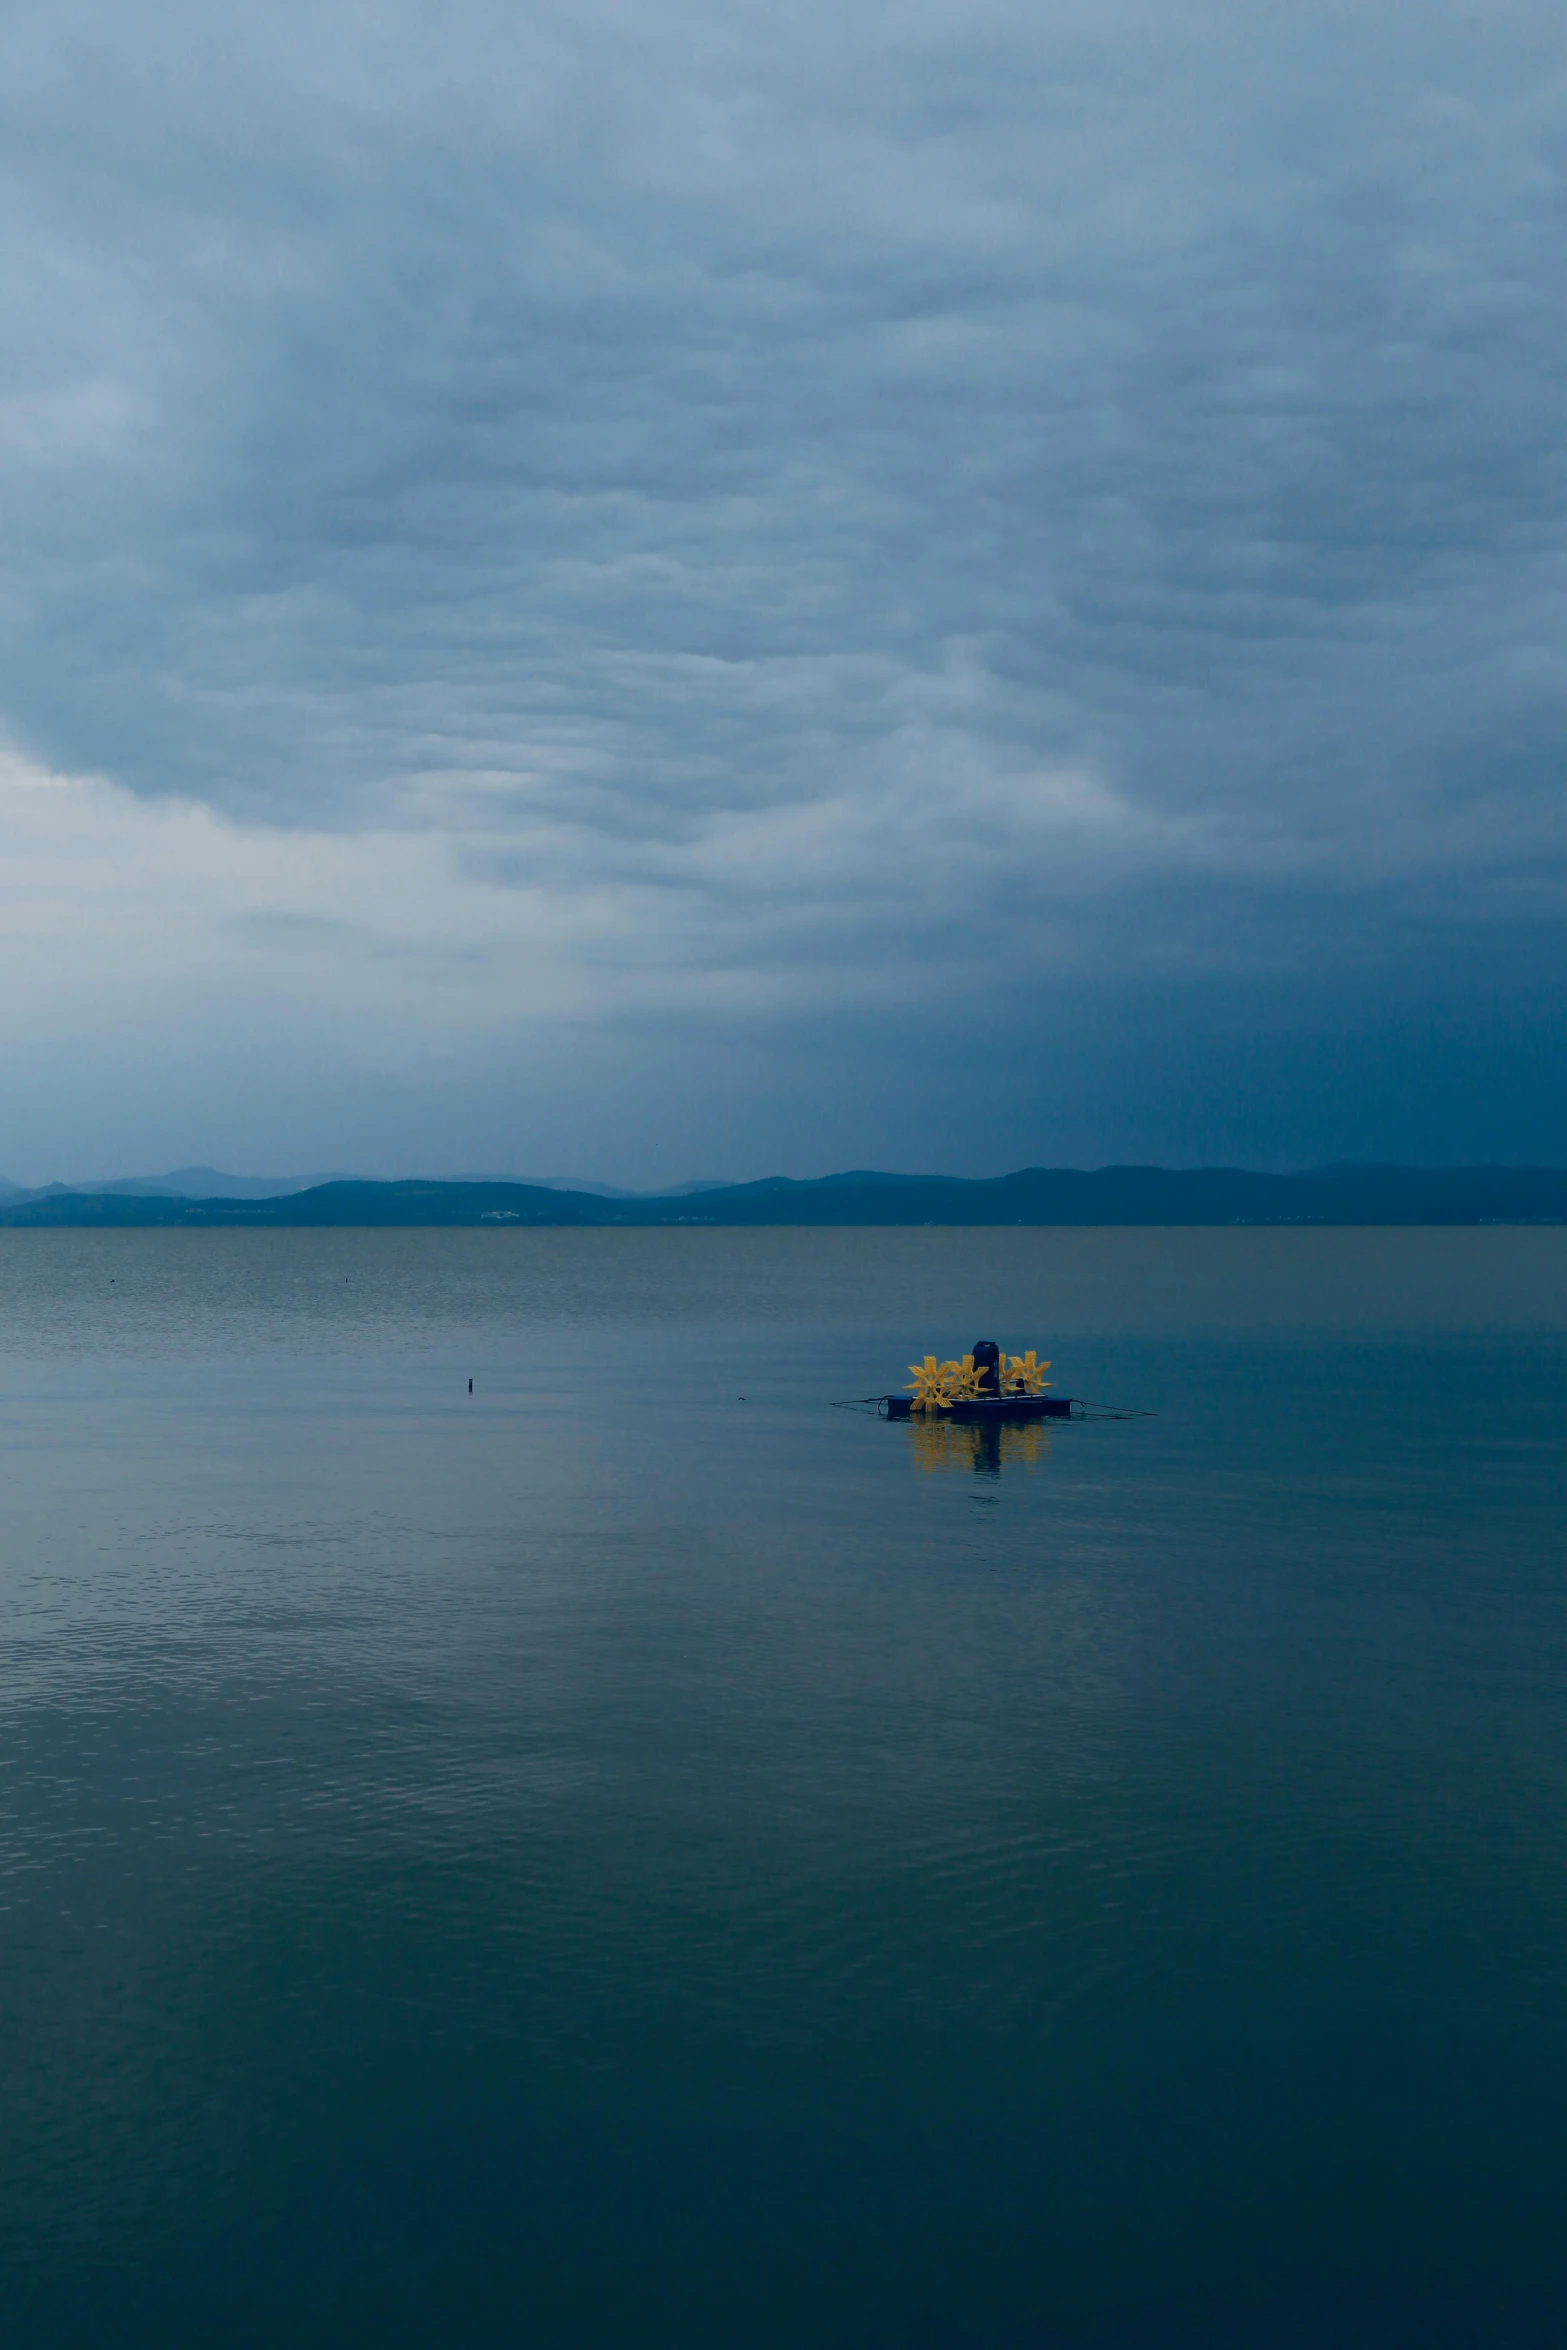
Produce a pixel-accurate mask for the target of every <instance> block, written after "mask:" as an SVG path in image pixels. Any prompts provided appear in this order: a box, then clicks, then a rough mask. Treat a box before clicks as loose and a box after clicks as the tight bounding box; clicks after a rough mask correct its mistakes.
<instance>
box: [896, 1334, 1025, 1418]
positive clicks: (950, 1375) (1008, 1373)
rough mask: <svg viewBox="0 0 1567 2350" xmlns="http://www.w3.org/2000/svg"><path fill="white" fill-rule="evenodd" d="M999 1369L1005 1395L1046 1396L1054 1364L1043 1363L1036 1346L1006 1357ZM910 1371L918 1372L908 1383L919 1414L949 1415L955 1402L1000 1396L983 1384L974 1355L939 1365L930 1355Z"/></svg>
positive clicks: (975, 1400)
mask: <svg viewBox="0 0 1567 2350" xmlns="http://www.w3.org/2000/svg"><path fill="white" fill-rule="evenodd" d="M999 1367H1000V1372H1001V1379H1000V1392H1001V1394H1002V1395H1003V1396H1007V1395H1043V1394H1044V1392H1045V1389H1046V1388H1047V1387H1048V1386H1049V1385H1050V1381H1049V1380H1048V1379H1047V1378H1046V1377H1045V1373H1046V1372H1047V1371H1048V1370H1049V1368H1050V1365H1049V1363H1048V1362H1044V1363H1042V1362H1040V1361H1039V1360H1038V1359H1037V1357H1036V1355H1035V1353H1034V1349H1033V1348H1032V1347H1030V1348H1029V1350H1028V1352H1027V1354H1026V1355H1008V1354H1004V1355H1003V1356H1002V1358H1001V1363H1000V1366H999ZM909 1369H910V1370H911V1371H912V1372H913V1373H914V1376H913V1378H912V1379H911V1380H910V1381H909V1382H908V1384H909V1387H910V1388H911V1389H912V1391H913V1392H912V1396H911V1399H910V1408H911V1410H913V1411H916V1412H947V1411H950V1410H951V1409H952V1406H953V1405H954V1404H955V1403H974V1402H977V1401H979V1400H980V1399H981V1398H982V1397H984V1396H985V1395H986V1394H991V1395H994V1394H995V1393H996V1389H995V1388H989V1389H987V1388H985V1387H984V1386H982V1385H981V1377H982V1374H981V1373H980V1372H979V1371H978V1370H976V1369H975V1367H974V1357H973V1356H972V1355H965V1356H964V1357H963V1360H962V1362H960V1363H959V1362H946V1363H938V1362H937V1360H936V1358H935V1356H934V1355H927V1356H926V1357H925V1360H924V1361H923V1362H922V1363H910V1365H909Z"/></svg>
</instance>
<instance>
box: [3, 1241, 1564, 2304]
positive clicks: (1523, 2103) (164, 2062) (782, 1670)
mask: <svg viewBox="0 0 1567 2350" xmlns="http://www.w3.org/2000/svg"><path fill="white" fill-rule="evenodd" d="M982 1335H991V1336H995V1337H996V1338H998V1339H1001V1340H1003V1341H1005V1342H1007V1343H1009V1344H1011V1345H1013V1346H1026V1345H1038V1346H1039V1348H1040V1351H1041V1352H1042V1353H1046V1354H1049V1355H1051V1356H1052V1357H1053V1358H1054V1363H1055V1371H1054V1374H1053V1375H1054V1377H1055V1378H1056V1379H1057V1381H1058V1383H1059V1384H1060V1386H1061V1387H1062V1389H1064V1390H1065V1391H1067V1392H1073V1393H1080V1394H1086V1395H1088V1396H1091V1397H1102V1398H1104V1399H1106V1400H1109V1401H1111V1402H1117V1403H1120V1402H1125V1403H1131V1404H1138V1405H1144V1406H1147V1407H1149V1408H1150V1409H1152V1410H1153V1411H1154V1412H1155V1413H1156V1414H1157V1416H1156V1417H1154V1418H1150V1419H1142V1420H1132V1421H1124V1422H1097V1423H1091V1424H1088V1425H1072V1426H1069V1427H1056V1428H1053V1429H1051V1430H1050V1431H1049V1433H1048V1435H1044V1436H1042V1437H1041V1438H1040V1440H1039V1441H1038V1442H1037V1443H1034V1442H1029V1443H1024V1442H1023V1441H1021V1440H1019V1442H1018V1443H1017V1445H1016V1446H1015V1447H1013V1448H1012V1449H1011V1450H1010V1451H1009V1454H1008V1456H1007V1457H1006V1458H1004V1459H1003V1460H1002V1461H1001V1463H1000V1465H999V1468H995V1467H991V1466H987V1465H986V1464H985V1463H984V1462H983V1461H980V1462H976V1461H975V1460H974V1458H973V1457H972V1454H971V1453H969V1452H967V1451H966V1450H965V1448H964V1444H963V1441H962V1439H961V1438H959V1437H953V1439H952V1440H951V1441H950V1442H946V1441H945V1440H933V1439H931V1438H930V1437H928V1436H925V1435H922V1434H921V1432H920V1431H918V1430H917V1429H909V1428H904V1427H896V1426H888V1425H885V1424H882V1423H880V1422H878V1421H876V1420H874V1419H867V1418H861V1417H857V1416H855V1415H853V1414H851V1413H842V1412H834V1411H831V1410H829V1409H827V1408H826V1406H827V1403H828V1400H829V1399H830V1398H834V1397H845V1396H856V1395H863V1394H865V1393H867V1392H870V1391H872V1390H874V1389H879V1388H883V1387H886V1386H888V1385H890V1384H894V1383H897V1382H899V1381H901V1379H902V1378H903V1377H904V1376H906V1373H905V1370H904V1366H905V1365H906V1364H907V1362H908V1361H909V1360H910V1358H911V1356H913V1355H915V1354H917V1353H923V1352H925V1351H926V1350H927V1349H928V1348H935V1349H936V1350H938V1351H939V1352H942V1353H948V1352H952V1351H955V1350H960V1349H961V1348H963V1347H965V1346H967V1345H968V1344H970V1343H972V1341H973V1340H974V1339H975V1338H976V1337H979V1336H982ZM0 1346H3V1358H0V1458H3V1486H0V1492H3V1528H4V1547H3V1560H0V1733H3V1735H0V2338H3V2339H4V2341H5V2342H6V2343H7V2344H8V2345H18V2346H21V2345H27V2346H28V2350H31V2345H33V2344H35V2343H38V2344H42V2343H46V2342H47V2343H49V2344H52V2345H53V2344H75V2343H88V2342H91V2343H93V2344H96V2345H105V2344H108V2345H112V2344H136V2345H140V2344H143V2343H145V2344H157V2345H159V2350H183V2346H184V2345H195V2344H201V2345H203V2346H206V2345H211V2344H214V2343H222V2344H225V2345H228V2344H245V2345H248V2344H268V2345H271V2344H283V2343H287V2344H290V2345H313V2344H317V2343H320V2344H326V2343H331V2344H342V2343H345V2342H356V2341H364V2342H374V2343H376V2344H378V2345H379V2344H401V2343H409V2344H412V2343H418V2344H421V2345H429V2344H464V2345H466V2344H475V2345H479V2344H484V2345H488V2344H492V2343H513V2342H515V2343H520V2344H522V2343H525V2344H536V2345H540V2346H541V2350H543V2346H553V2345H557V2344H559V2345H565V2344H571V2345H573V2346H575V2350H598V2346H600V2345H628V2346H629V2345H633V2344H634V2345H638V2346H655V2345H665V2344H669V2345H675V2344H679V2345H682V2346H688V2345H692V2344H713V2345H730V2344H747V2345H749V2344H756V2345H790V2346H794V2345H807V2344H809V2345H819V2346H823V2350H827V2346H836V2345H840V2344H841V2345H854V2346H856V2350H859V2346H866V2350H869V2346H872V2345H886V2346H888V2350H893V2346H895V2345H896V2346H899V2350H905V2346H907V2350H913V2346H919V2345H927V2344H929V2345H948V2344H951V2345H959V2344H976V2345H978V2344H983V2345H1008V2344H1018V2345H1024V2344H1028V2345H1036V2344H1059V2345H1063V2346H1070V2350H1077V2346H1079V2345H1082V2346H1084V2350H1087V2346H1094V2350H1102V2346H1107V2345H1138V2346H1142V2345H1147V2346H1149V2350H1155V2346H1159V2350H1163V2346H1165V2345H1176V2344H1191V2345H1227V2344H1245V2345H1252V2344H1256V2345H1270V2346H1271V2345H1312V2346H1316V2345H1324V2346H1325V2345H1330V2344H1331V2345H1334V2346H1335V2350H1339V2346H1345V2345H1348V2346H1352V2350H1358V2346H1366V2350H1370V2346H1372V2345H1376V2346H1378V2350H1381V2346H1392V2345H1398V2346H1400V2350H1403V2346H1406V2345H1407V2346H1409V2350H1415V2346H1416V2345H1419V2346H1421V2350H1427V2346H1433V2345H1448V2344H1453V2345H1458V2344H1465V2345H1469V2344H1491V2343H1495V2344H1498V2345H1508V2346H1509V2350H1511V2346H1515V2345H1533V2344H1541V2345H1543V2344H1547V2343H1550V2344H1557V2343H1559V2342H1560V2341H1561V2340H1562V2339H1563V2337H1564V2335H1567V2227H1564V2226H1563V2221H1562V2212H1563V2199H1564V2190H1567V1875H1564V1869H1563V1862H1564V1857H1567V1833H1564V1808H1563V1807H1564V1801H1567V1559H1564V1556H1563V1543H1562V1535H1561V1529H1562V1502H1563V1464H1564V1452H1563V1439H1564V1435H1567V1389H1564V1383H1563V1372H1564V1369H1567V1234H1564V1233H1562V1232H1554V1231H1526V1232H1518V1231H1481V1232H1414V1233H1408V1232H1403V1233H1401V1232H1380V1233H1357V1232H1287V1231H1271V1232H1247V1231H1229V1232H1181V1233H1152V1232H1121V1233H1083V1232H1076V1233H1073V1232H1027V1231H1021V1232H981V1233H965V1232H945V1231H943V1232H936V1231H916V1232H855V1233H834V1232H827V1233H807V1232H757V1233H745V1232H620V1233H614V1232H610V1233H599V1232H588V1233H517V1232H486V1233H478V1234H473V1233H456V1234H427V1233H417V1234H415V1233H377V1234H368V1233H344V1234H314V1233H300V1234H266V1233H234V1234H226V1235H204V1234H202V1235H198V1234H158V1233H127V1234H118V1235H105V1236H99V1235H89V1234H76V1233H59V1234H35V1233H8V1234H6V1235H5V1236H4V1238H3V1241H0ZM470 1376H471V1377H472V1378H473V1380H474V1382H475V1392H474V1394H473V1395H472V1397H470V1396H469V1394H468V1391H467V1381H468V1379H469V1377H470ZM741 1398H743V1399H744V1400H743V1401H742V1400H740V1399H741Z"/></svg>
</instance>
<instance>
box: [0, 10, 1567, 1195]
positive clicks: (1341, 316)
mask: <svg viewBox="0 0 1567 2350" xmlns="http://www.w3.org/2000/svg"><path fill="white" fill-rule="evenodd" d="M7 28H8V29H7V36H6V42H5V70H4V73H3V75H0V200H3V203H4V207H5V213H6V222H5V226H6V234H5V236H4V239H3V241H0V286H3V312H0V315H3V319H4V325H5V335H6V367H5V371H4V378H3V392H0V732H3V738H4V744H5V749H4V752H3V754H0V892H3V907H0V981H3V984H0V1172H4V1173H6V1174H8V1175H10V1176H12V1177H14V1178H16V1179H18V1180H42V1179H45V1178H48V1177H50V1176H56V1175H63V1176H78V1175H82V1174H86V1173H93V1172H98V1173H130V1172H139V1171H143V1170H149V1169H154V1168H158V1167H165V1166H170V1165H174V1164H177V1163H180V1162H183V1161H186V1160H191V1159H201V1160H207V1161H215V1162H217V1163H218V1164H220V1165H226V1166H231V1167H241V1168H244V1169H248V1170H253V1171H277V1172H286V1171H290V1170H293V1169H297V1168H314V1167H322V1166H335V1167H347V1168H354V1169H358V1170H362V1171H364V1172H368V1173H386V1174H399V1173H412V1172H431V1173H447V1172H455V1171H459V1170H465V1169H497V1170H500V1169H510V1170H514V1171H517V1172H523V1173H528V1172H535V1173H544V1174H554V1173H561V1172H567V1173H580V1174H583V1175H588V1176H595V1177H600V1178H603V1179H605V1180H609V1181H620V1182H639V1181H646V1182H650V1183H651V1182H670V1181H674V1180H677V1179H679V1178H682V1177H687V1176H693V1177H694V1176H733V1177H746V1176H753V1175H760V1174H765V1173H770V1172H775V1171H781V1172H786V1173H793V1174H811V1173H820V1172H825V1171H827V1170H828V1169H830V1168H835V1167H844V1166H853V1165H874V1166H888V1167H902V1168H939V1169H943V1170H946V1171H949V1172H955V1173H956V1172H965V1171H970V1172H975V1173H979V1172H996V1171H1000V1170H1002V1169H1004V1168H1008V1167H1012V1166H1017V1165H1022V1164H1028V1163H1076V1164H1098V1163H1100V1162H1102V1161H1105V1160H1110V1159H1122V1158H1138V1159H1159V1160H1163V1161H1165V1162H1167V1163H1184V1164H1191V1163H1196V1162H1202V1161H1215V1160H1225V1161H1237V1160H1239V1161H1242V1162H1248V1163H1251V1164H1256V1165H1269V1166H1287V1165H1309V1164H1313V1163H1319V1162H1321V1161H1323V1160H1327V1159H1334V1158H1348V1157H1381V1158H1387V1157H1402V1158H1412V1159H1426V1160H1430V1159H1446V1158H1454V1159H1482V1158H1488V1157H1496V1158H1503V1159H1519V1158H1547V1159H1554V1160H1557V1161H1560V1160H1562V1159H1563V1158H1567V1091H1564V1087H1563V1082H1562V1041H1563V1013H1564V1008H1567V1002H1564V999H1567V987H1564V979H1567V973H1564V966H1563V927H1562V924H1563V912H1564V887H1567V817H1564V790H1563V785H1564V770H1563V754H1564V745H1567V535H1564V526H1567V454H1564V450H1567V438H1564V435H1567V305H1564V292H1563V288H1564V275H1563V272H1564V255H1567V201H1564V198H1567V179H1564V173H1567V73H1564V62H1567V32H1564V24H1563V19H1562V16H1561V12H1560V8H1559V6H1547V5H1545V4H1544V0H1538V4H1536V0H1518V4H1509V0H1495V4H1490V0H1487V4H1486V5H1474V6H1465V7H1449V6H1444V5H1442V0H1418V5H1417V4H1415V0H1369V4H1368V0H1354V5H1345V6H1338V5H1327V4H1324V0H1297V4H1296V5H1294V6H1291V7H1284V6H1282V5H1264V4H1261V0H1249V4H1248V5H1244V6H1241V5H1234V6H1231V5H1209V6H1204V5H1201V4H1200V0H1193V4H1191V5H1183V6H1181V7H1179V8H1177V7H1172V6H1171V5H1170V4H1169V0H1150V4H1148V5H1140V4H1135V0H1081V4H1077V0H900V4H899V5H897V6H895V7H892V6H885V7H884V6H880V5H874V4H867V0H849V5H844V0H832V4H831V5H826V4H824V0H792V5H791V6H789V7H788V8H780V7H778V6H777V5H776V0H771V4H769V5H768V6H765V7H763V6H751V5H749V4H747V0H725V4H724V5H723V6H721V7H720V6H718V5H716V4H709V5H706V6H700V7H699V6H692V5H685V4H683V0H635V4H634V5H626V6H606V5H598V4H596V0H569V5H567V4H562V5H559V6H556V5H553V4H551V5H538V4H532V5H527V4H521V5H519V4H517V0H512V4H510V5H505V6H500V5H493V6H491V5H480V4H477V0H441V5H439V6H434V5H431V6H423V5H413V4H411V0H371V4H365V5H345V4H342V0H308V5H304V4H301V5H295V4H294V0H248V4H247V5H245V6H227V5H223V4H222V0H216V4H215V0H201V4H200V5H199V6H197V5H189V6H186V5H182V4H181V0H157V4H156V5H149V4H146V0H141V4H135V0H47V5H35V6H31V7H28V6H13V7H12V8H11V9H10V10H8V12H7Z"/></svg>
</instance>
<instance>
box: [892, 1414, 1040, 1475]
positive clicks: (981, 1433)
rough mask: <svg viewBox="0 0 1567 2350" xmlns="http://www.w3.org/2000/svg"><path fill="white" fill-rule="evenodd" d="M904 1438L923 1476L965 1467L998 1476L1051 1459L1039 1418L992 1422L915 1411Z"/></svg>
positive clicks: (974, 1471) (1036, 1465)
mask: <svg viewBox="0 0 1567 2350" xmlns="http://www.w3.org/2000/svg"><path fill="white" fill-rule="evenodd" d="M907 1437H908V1447H909V1453H910V1456H911V1457H912V1459H913V1462H914V1466H915V1467H916V1468H917V1469H923V1470H925V1471H926V1472H927V1474H929V1473H932V1472H934V1471H935V1470H938V1469H968V1470H971V1471H972V1472H973V1473H974V1474H975V1475H976V1476H980V1477H999V1475H1000V1474H1001V1471H1002V1470H1003V1469H1013V1468H1015V1469H1035V1468H1037V1467H1038V1466H1039V1463H1040V1462H1041V1461H1047V1460H1048V1459H1049V1458H1050V1434H1049V1430H1048V1429H1047V1427H1046V1426H1045V1423H1044V1421H1043V1420H1014V1421H1011V1422H1001V1423H997V1422H995V1421H988V1422H980V1421H973V1420H938V1419H927V1418H926V1417H924V1416H923V1415H922V1414H916V1416H915V1417H914V1418H913V1419H912V1420H910V1421H909V1422H908V1423H907Z"/></svg>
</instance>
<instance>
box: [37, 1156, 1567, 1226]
mask: <svg viewBox="0 0 1567 2350" xmlns="http://www.w3.org/2000/svg"><path fill="white" fill-rule="evenodd" d="M1564 1223H1567V1169H1562V1168H1557V1167H1326V1168H1320V1169H1317V1170H1315V1171H1313V1172H1310V1173H1306V1174H1299V1175H1262V1174H1254V1173H1252V1172H1250V1171H1249V1170H1247V1169H1244V1168H1233V1167H1206V1168H1190V1169H1172V1168H1164V1167H1100V1168H1097V1169H1093V1170H1083V1169H1078V1168H1071V1167H1027V1168H1022V1169H1020V1170H1019V1171H1018V1172H1017V1173H1016V1174H1012V1175H1002V1176H997V1177H994V1178H991V1179H989V1180H985V1179H970V1178H964V1177H960V1176H887V1175H881V1174H864V1175H855V1174H850V1175H828V1176H824V1177H822V1178H821V1179H820V1180H818V1181H816V1182H806V1183H795V1182H791V1181H789V1180H787V1179H786V1178H784V1177H781V1176H780V1177H774V1178H772V1179H770V1180H769V1181H767V1182H763V1183H746V1184H736V1185H732V1186H729V1187H727V1188H724V1189H715V1190H712V1191H701V1192H696V1193H687V1194H685V1195H684V1196H679V1197H671V1196H669V1195H668V1194H663V1195H659V1196H656V1197H646V1198H637V1197H624V1196H619V1195H613V1194H609V1195H606V1194H604V1193H601V1192H587V1191H566V1190H558V1189H554V1188H546V1187H545V1186H543V1185H538V1184H527V1183H498V1182H484V1183H423V1182H404V1183H370V1182H359V1181H352V1182H349V1181H343V1182H330V1183H322V1184H317V1185H314V1186H312V1187H311V1188H310V1189H308V1190H302V1191H296V1192H290V1193H288V1194H286V1195H285V1196H283V1197H279V1198H270V1199H268V1198H260V1199H258V1198H243V1199H225V1198H213V1199H202V1198H190V1197H186V1196H179V1195H175V1194H172V1193H170V1194H161V1193H156V1192H127V1191H123V1190H118V1191H108V1190H105V1191H101V1192H94V1191H66V1190H61V1189H55V1188H51V1189H50V1190H48V1191H43V1192H32V1193H27V1194H23V1195H20V1196H17V1197H13V1198H11V1199H8V1200H6V1201H4V1202H0V1227H7V1228H10V1229H12V1230H26V1229H32V1230H37V1229H40V1228H44V1229H47V1228H69V1229H93V1230H104V1229H122V1228H137V1229H141V1228H148V1227H154V1228H162V1227H171V1226H175V1227H184V1228H197V1229H214V1228H219V1229H221V1228H224V1227H233V1226H240V1227H247V1228H253V1229H296V1230H297V1229H309V1228H321V1227H334V1228H342V1227H351V1226H363V1227H385V1226H401V1227H419V1226H446V1227H450V1226H475V1227H489V1226H493V1227H495V1228H497V1229H504V1228H506V1227H515V1226H519V1225H528V1226H557V1227H558V1226H579V1227H582V1226H586V1227H593V1228H596V1229H614V1228H616V1227H628V1226H635V1227H655V1226H663V1227H684V1228H688V1229H689V1228H692V1227H712V1226H759V1225H783V1226H840V1227H841V1226H866V1225H884V1226H885V1225H894V1226H896V1225H902V1226H917V1225H948V1226H951V1225H990V1226H996V1225H1046V1226H1062V1227H1070V1226H1090V1225H1248V1224H1250V1225H1367V1224H1371V1225H1480V1224H1508V1225H1561V1224H1564Z"/></svg>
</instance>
